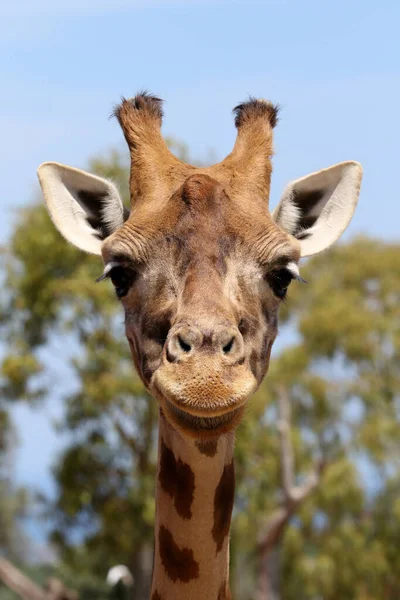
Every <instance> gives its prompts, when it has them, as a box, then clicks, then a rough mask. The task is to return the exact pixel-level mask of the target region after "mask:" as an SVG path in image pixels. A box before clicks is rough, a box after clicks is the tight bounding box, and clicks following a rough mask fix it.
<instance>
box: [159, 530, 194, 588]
mask: <svg viewBox="0 0 400 600" xmlns="http://www.w3.org/2000/svg"><path fill="white" fill-rule="evenodd" d="M158 543H159V548H160V558H161V562H162V564H163V566H164V569H165V571H166V573H167V575H168V577H169V578H170V579H171V580H172V581H173V582H175V581H177V580H178V579H179V581H183V582H184V583H187V582H188V581H191V580H192V579H197V578H198V576H199V563H198V562H196V561H195V560H194V556H193V550H191V549H190V548H179V546H178V544H177V543H176V542H175V540H174V538H173V536H172V533H171V532H170V531H169V530H168V529H167V528H166V527H164V526H163V525H161V527H160V530H159V532H158Z"/></svg>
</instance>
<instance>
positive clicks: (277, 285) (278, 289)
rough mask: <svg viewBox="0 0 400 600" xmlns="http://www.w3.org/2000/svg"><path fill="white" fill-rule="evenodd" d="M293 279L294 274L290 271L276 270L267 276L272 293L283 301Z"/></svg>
mask: <svg viewBox="0 0 400 600" xmlns="http://www.w3.org/2000/svg"><path fill="white" fill-rule="evenodd" d="M292 279H294V274H293V273H292V272H291V271H289V269H275V270H274V271H271V272H270V273H268V275H267V282H268V283H269V285H270V286H271V289H272V291H273V292H274V294H275V296H277V297H278V298H280V299H281V300H283V299H284V298H285V296H286V292H287V289H288V287H289V285H290V282H291V281H292Z"/></svg>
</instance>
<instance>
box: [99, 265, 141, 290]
mask: <svg viewBox="0 0 400 600" xmlns="http://www.w3.org/2000/svg"><path fill="white" fill-rule="evenodd" d="M108 277H109V278H110V279H111V281H112V283H113V286H114V287H115V293H116V294H117V297H118V298H123V297H124V296H126V294H127V293H128V291H129V288H130V287H131V286H132V284H133V283H134V281H135V279H136V271H135V270H134V269H132V268H130V267H124V266H122V265H120V264H118V263H115V262H111V263H109V264H108V265H106V267H105V269H104V273H103V275H101V276H100V277H98V279H96V281H97V282H99V281H103V280H104V279H106V278H108Z"/></svg>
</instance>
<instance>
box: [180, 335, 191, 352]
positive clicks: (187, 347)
mask: <svg viewBox="0 0 400 600" xmlns="http://www.w3.org/2000/svg"><path fill="white" fill-rule="evenodd" d="M178 343H179V346H180V347H181V349H182V350H183V351H184V352H190V351H191V349H192V346H191V345H190V344H188V343H187V342H185V340H183V339H182V337H181V336H180V335H178Z"/></svg>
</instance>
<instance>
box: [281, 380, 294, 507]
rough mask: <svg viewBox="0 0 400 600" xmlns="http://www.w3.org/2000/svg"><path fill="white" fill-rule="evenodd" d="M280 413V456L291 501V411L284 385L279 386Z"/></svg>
mask: <svg viewBox="0 0 400 600" xmlns="http://www.w3.org/2000/svg"><path fill="white" fill-rule="evenodd" d="M277 393H278V412H279V419H278V423H277V429H278V433H279V439H280V456H281V470H282V487H283V493H284V495H285V497H286V498H288V499H290V494H291V490H292V488H293V484H294V466H293V465H294V460H293V447H292V440H291V435H290V434H291V432H290V422H291V411H290V400H289V396H288V393H287V390H286V389H285V387H284V386H283V385H280V386H278V388H277Z"/></svg>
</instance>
